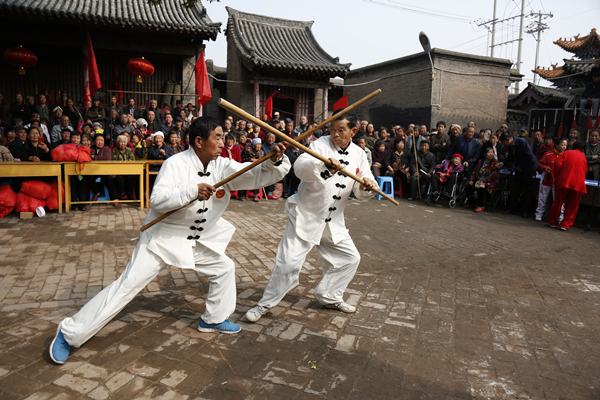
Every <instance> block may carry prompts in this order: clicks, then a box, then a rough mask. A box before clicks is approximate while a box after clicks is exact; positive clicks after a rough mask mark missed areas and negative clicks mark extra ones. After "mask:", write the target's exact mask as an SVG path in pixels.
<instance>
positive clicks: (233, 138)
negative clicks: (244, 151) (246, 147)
mask: <svg viewBox="0 0 600 400" xmlns="http://www.w3.org/2000/svg"><path fill="white" fill-rule="evenodd" d="M225 140H233V141H234V142H235V136H234V135H233V134H231V133H228V134H227V135H225Z"/></svg>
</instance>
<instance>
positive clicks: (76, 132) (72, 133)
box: [71, 130, 81, 136]
mask: <svg viewBox="0 0 600 400" xmlns="http://www.w3.org/2000/svg"><path fill="white" fill-rule="evenodd" d="M71 136H81V133H80V132H79V131H77V130H74V131H71Z"/></svg>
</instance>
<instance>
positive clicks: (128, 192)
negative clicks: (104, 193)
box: [111, 135, 135, 200]
mask: <svg viewBox="0 0 600 400" xmlns="http://www.w3.org/2000/svg"><path fill="white" fill-rule="evenodd" d="M116 143H117V145H116V146H115V147H114V148H113V149H112V155H111V159H112V160H113V161H135V155H134V154H133V151H131V148H130V147H129V146H128V143H127V136H125V135H119V136H117V140H116ZM113 179H114V181H115V186H116V188H117V192H119V200H123V199H125V196H127V199H128V200H133V185H134V183H135V177H134V176H130V175H125V176H123V175H117V176H115V177H114V178H113ZM111 197H112V196H111Z"/></svg>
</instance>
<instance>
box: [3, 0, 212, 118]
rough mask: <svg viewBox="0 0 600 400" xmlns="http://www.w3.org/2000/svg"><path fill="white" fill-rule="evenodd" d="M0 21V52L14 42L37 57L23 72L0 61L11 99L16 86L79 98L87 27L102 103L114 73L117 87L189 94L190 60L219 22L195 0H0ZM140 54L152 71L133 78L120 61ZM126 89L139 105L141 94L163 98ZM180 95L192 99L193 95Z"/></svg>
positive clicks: (55, 100)
mask: <svg viewBox="0 0 600 400" xmlns="http://www.w3.org/2000/svg"><path fill="white" fill-rule="evenodd" d="M0 24H2V29H3V32H5V33H4V34H3V35H1V36H0V44H1V45H2V47H1V48H2V51H3V52H4V51H6V50H7V49H9V48H18V46H20V45H21V46H23V47H24V48H26V49H29V50H31V51H32V52H33V53H35V55H36V56H37V59H38V62H37V65H35V66H33V67H31V68H26V71H25V75H19V74H18V72H17V67H14V66H12V65H9V64H8V63H7V62H1V63H0V88H2V91H3V95H4V98H5V99H7V100H9V101H12V100H13V99H14V96H15V94H16V93H17V92H20V93H22V94H23V95H24V96H25V95H34V96H37V95H39V94H43V93H47V94H49V97H50V99H49V103H50V104H51V105H54V104H57V105H58V104H61V105H62V103H63V100H65V101H66V98H67V97H71V98H73V99H74V100H75V101H77V100H83V97H84V85H85V83H84V69H85V62H84V56H83V54H84V51H85V49H86V45H87V36H88V34H89V35H90V38H91V41H92V44H93V48H94V52H95V55H96V60H97V65H98V71H99V74H100V79H101V81H102V88H100V90H99V92H98V96H99V97H100V98H101V99H102V102H103V103H106V102H107V101H108V98H107V97H108V95H109V94H110V93H109V92H108V91H109V90H114V89H116V85H115V78H116V75H117V73H118V75H119V79H120V81H121V85H122V89H123V90H124V91H126V90H129V91H137V92H154V93H161V92H163V91H164V90H165V87H170V88H171V89H172V90H173V92H177V90H179V91H180V92H184V93H188V94H194V93H195V91H196V89H195V86H194V80H193V72H194V65H195V63H196V60H197V58H198V55H199V54H200V50H201V49H202V47H203V42H205V41H208V40H215V39H216V37H217V35H218V34H219V32H220V27H221V23H219V22H217V23H215V22H212V21H211V19H210V18H209V17H208V15H207V14H206V9H205V8H204V7H203V6H202V3H201V2H200V1H198V2H197V3H196V4H195V5H194V6H193V7H191V8H187V7H185V6H184V5H183V1H181V0H163V1H162V2H161V3H160V5H151V4H149V3H148V0H127V1H122V0H70V1H29V0H0ZM141 57H144V58H145V59H146V60H148V61H149V62H151V63H152V65H153V66H154V74H153V75H151V76H149V77H147V78H143V80H142V83H137V82H136V76H135V75H133V74H132V73H130V72H129V71H128V69H127V64H128V61H129V60H130V59H131V58H141ZM188 83H189V84H188ZM169 85H170V86H169ZM129 96H131V94H125V97H129ZM133 97H134V98H136V99H137V101H138V104H139V105H141V106H142V107H143V106H144V105H145V103H146V101H147V100H148V98H149V97H152V98H157V99H158V100H159V102H162V101H164V100H163V99H162V98H161V97H160V96H154V95H152V96H146V95H134V96H133ZM166 98H169V96H166ZM184 101H190V102H193V97H184Z"/></svg>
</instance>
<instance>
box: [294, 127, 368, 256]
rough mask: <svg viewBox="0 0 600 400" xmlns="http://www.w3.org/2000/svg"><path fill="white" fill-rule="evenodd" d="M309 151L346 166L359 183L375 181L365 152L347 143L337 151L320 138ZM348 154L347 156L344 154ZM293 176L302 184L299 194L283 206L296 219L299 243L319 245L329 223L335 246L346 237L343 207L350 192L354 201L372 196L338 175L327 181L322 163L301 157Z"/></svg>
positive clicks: (311, 157) (297, 161)
mask: <svg viewBox="0 0 600 400" xmlns="http://www.w3.org/2000/svg"><path fill="white" fill-rule="evenodd" d="M310 149H311V150H314V151H315V152H317V153H319V154H321V155H322V156H324V157H326V158H335V159H338V160H340V162H342V161H343V162H344V163H347V164H345V165H344V169H345V170H346V171H348V172H350V173H352V174H354V175H356V176H358V177H359V178H361V179H364V178H370V179H372V180H375V178H374V177H373V174H372V173H371V168H370V167H369V162H368V161H367V155H366V154H365V152H364V150H363V149H361V148H360V147H358V146H357V145H355V144H354V143H350V145H349V146H348V148H346V150H345V151H344V150H342V149H340V148H339V147H337V146H336V145H335V144H334V143H333V141H332V140H331V137H330V136H322V137H321V138H319V139H318V140H316V141H314V142H312V143H311V144H310ZM345 153H347V154H345ZM294 172H295V173H296V176H297V177H298V178H299V179H300V180H301V181H302V182H301V183H300V186H299V187H298V193H296V194H295V195H293V196H291V197H290V198H289V199H288V201H287V203H286V212H289V213H290V218H295V219H296V220H295V226H296V232H297V233H298V236H300V238H301V239H302V240H305V241H307V242H311V243H313V244H319V243H320V242H321V236H322V235H323V231H324V230H325V226H326V224H327V223H329V228H330V229H331V235H332V238H333V242H334V243H338V242H340V241H341V240H343V239H344V238H346V237H347V236H348V230H347V229H346V222H345V219H344V207H345V206H346V202H347V201H348V197H349V196H350V193H351V192H354V195H355V196H356V198H357V199H360V200H367V199H370V198H371V197H373V195H375V192H371V191H365V190H361V189H360V184H359V183H358V182H356V181H355V180H353V179H352V178H349V177H347V176H346V175H343V174H342V173H341V172H338V173H337V174H335V175H333V176H330V177H327V176H328V175H330V174H329V171H328V170H327V168H326V167H325V163H323V162H322V161H320V160H318V159H316V158H314V157H313V156H311V155H309V154H307V153H304V154H302V155H300V157H298V159H297V160H296V162H295V163H294Z"/></svg>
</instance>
